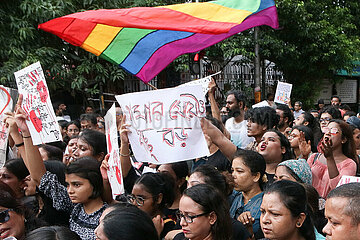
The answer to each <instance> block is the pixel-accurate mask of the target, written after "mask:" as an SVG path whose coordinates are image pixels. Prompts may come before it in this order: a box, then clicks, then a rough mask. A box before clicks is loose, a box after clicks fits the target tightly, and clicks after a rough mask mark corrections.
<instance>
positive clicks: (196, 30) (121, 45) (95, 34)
mask: <svg viewBox="0 0 360 240" xmlns="http://www.w3.org/2000/svg"><path fill="white" fill-rule="evenodd" d="M260 25H268V26H271V27H272V28H278V19H277V12H276V7H275V2H274V0H218V1H211V2H202V3H186V4H176V5H169V6H161V7H136V8H128V9H100V10H92V11H85V12H79V13H74V14H70V15H66V16H63V17H60V18H56V19H53V20H50V21H48V22H46V23H43V24H40V25H39V29H42V30H44V31H47V32H50V33H53V34H55V35H57V36H59V37H60V38H62V39H64V40H65V41H67V42H69V43H71V44H73V45H75V46H80V47H81V48H83V49H85V50H87V51H89V52H91V53H93V54H95V55H96V56H100V57H101V58H104V59H106V60H108V61H110V62H113V63H114V64H117V65H119V66H120V67H122V68H123V69H125V70H126V71H128V72H130V73H131V74H133V75H135V76H137V77H138V78H139V79H141V80H142V81H143V82H145V83H147V82H149V81H150V80H151V79H153V78H154V77H155V76H156V75H157V74H158V73H159V72H160V71H161V70H163V69H164V68H165V67H166V66H167V65H168V64H170V63H171V62H172V61H173V60H174V59H176V58H177V57H178V56H180V55H182V54H185V53H191V52H196V51H200V50H202V49H204V48H207V47H209V46H211V45H213V44H215V43H218V42H220V41H222V40H224V39H226V38H228V37H230V36H232V35H234V34H236V33H239V32H241V31H244V30H247V29H249V28H252V27H255V26H260Z"/></svg>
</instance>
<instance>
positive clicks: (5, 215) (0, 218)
mask: <svg viewBox="0 0 360 240" xmlns="http://www.w3.org/2000/svg"><path fill="white" fill-rule="evenodd" d="M10 211H14V210H13V209H11V208H9V209H6V210H4V211H2V212H0V223H5V222H7V221H9V220H10V215H9V212H10Z"/></svg>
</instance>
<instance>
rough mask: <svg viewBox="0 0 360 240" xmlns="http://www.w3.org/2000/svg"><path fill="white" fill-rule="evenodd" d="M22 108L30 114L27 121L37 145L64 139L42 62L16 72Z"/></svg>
mask: <svg viewBox="0 0 360 240" xmlns="http://www.w3.org/2000/svg"><path fill="white" fill-rule="evenodd" d="M14 75H15V79H16V84H17V86H18V90H19V94H22V95H23V97H24V98H23V102H22V108H23V109H24V111H25V112H26V113H27V115H28V116H29V120H28V121H26V123H27V126H28V128H29V130H30V134H31V138H32V141H33V143H34V144H35V145H38V144H42V143H48V142H55V141H62V137H61V132H60V128H59V124H58V122H57V121H56V117H55V113H54V109H53V106H52V104H51V100H50V95H49V90H48V87H47V84H46V81H45V76H44V72H43V70H42V68H41V65H40V62H37V63H34V64H32V65H30V66H28V67H26V68H24V69H22V70H20V71H18V72H15V73H14Z"/></svg>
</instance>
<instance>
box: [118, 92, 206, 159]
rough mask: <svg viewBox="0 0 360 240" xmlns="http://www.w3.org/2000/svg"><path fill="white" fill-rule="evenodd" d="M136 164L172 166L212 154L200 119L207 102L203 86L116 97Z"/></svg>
mask: <svg viewBox="0 0 360 240" xmlns="http://www.w3.org/2000/svg"><path fill="white" fill-rule="evenodd" d="M116 99H117V101H118V102H119V104H120V105H121V108H122V110H123V111H124V113H125V114H126V121H127V123H128V124H130V125H131V127H129V129H130V130H131V133H130V134H129V140H130V143H131V147H132V149H133V152H134V155H135V157H136V160H137V161H140V162H150V163H155V164H163V163H171V162H178V161H184V160H189V159H194V158H198V157H203V156H206V155H208V154H209V150H208V147H207V143H206V140H205V137H204V134H203V132H202V130H201V127H200V118H201V117H204V116H205V113H206V109H205V100H204V94H203V91H202V87H201V86H200V85H193V86H182V87H176V88H168V89H161V90H155V91H148V92H137V93H129V94H124V95H119V96H116Z"/></svg>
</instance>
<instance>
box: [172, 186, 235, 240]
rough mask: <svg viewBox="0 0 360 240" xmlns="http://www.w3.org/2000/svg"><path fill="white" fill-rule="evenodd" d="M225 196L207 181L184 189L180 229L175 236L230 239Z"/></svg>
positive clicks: (179, 213)
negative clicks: (179, 232) (180, 231)
mask: <svg viewBox="0 0 360 240" xmlns="http://www.w3.org/2000/svg"><path fill="white" fill-rule="evenodd" d="M228 212H229V208H228V205H227V202H226V200H225V198H224V196H223V195H222V194H221V193H219V192H218V191H217V190H216V189H215V188H213V187H212V186H210V185H207V184H198V185H195V186H193V187H191V188H188V189H186V190H185V191H184V194H183V196H182V197H181V199H180V205H179V212H178V218H179V219H180V225H181V228H182V231H183V233H181V234H178V235H176V237H175V238H174V240H183V239H191V240H205V239H206V240H229V239H231V236H232V234H231V220H230V216H229V214H228Z"/></svg>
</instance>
